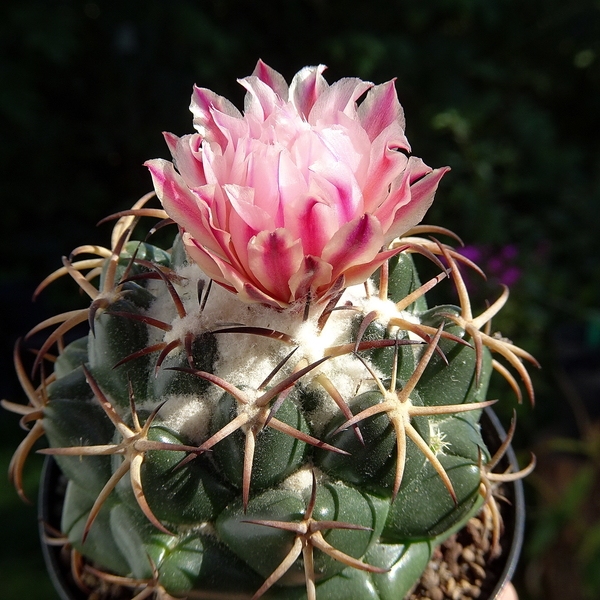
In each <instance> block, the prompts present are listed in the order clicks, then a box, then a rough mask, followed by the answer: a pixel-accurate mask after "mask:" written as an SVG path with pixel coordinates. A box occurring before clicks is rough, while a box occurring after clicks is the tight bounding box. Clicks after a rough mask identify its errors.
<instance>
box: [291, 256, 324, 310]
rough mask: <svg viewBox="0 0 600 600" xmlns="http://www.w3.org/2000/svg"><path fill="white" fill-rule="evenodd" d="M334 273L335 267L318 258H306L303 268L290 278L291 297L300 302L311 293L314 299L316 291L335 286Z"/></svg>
mask: <svg viewBox="0 0 600 600" xmlns="http://www.w3.org/2000/svg"><path fill="white" fill-rule="evenodd" d="M332 273H333V267H332V266H331V265H330V264H329V263H327V262H325V261H324V260H322V259H321V258H319V257H318V256H312V255H308V256H305V257H304V260H303V264H302V265H301V267H300V268H299V269H298V271H297V272H296V273H295V274H294V275H292V277H291V278H290V281H289V287H290V292H291V297H292V298H293V299H294V300H295V301H298V300H301V299H302V298H306V297H307V296H308V295H309V293H310V294H311V297H313V298H314V297H315V295H316V290H318V289H319V288H324V287H330V286H331V284H333V281H332V280H331V275H332Z"/></svg>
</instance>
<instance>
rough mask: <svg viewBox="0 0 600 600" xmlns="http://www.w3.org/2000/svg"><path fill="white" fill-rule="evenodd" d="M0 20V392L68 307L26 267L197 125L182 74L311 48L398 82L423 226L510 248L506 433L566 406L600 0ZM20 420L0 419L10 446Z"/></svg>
mask: <svg viewBox="0 0 600 600" xmlns="http://www.w3.org/2000/svg"><path fill="white" fill-rule="evenodd" d="M0 16H1V18H0V122H1V128H2V129H1V130H2V134H3V143H2V145H1V146H0V164H1V165H2V168H3V176H2V178H1V179H0V182H1V183H0V185H1V186H2V187H1V193H2V196H1V197H2V218H1V220H0V224H1V225H0V226H1V227H2V230H1V232H0V245H1V246H0V256H1V257H2V261H1V263H0V302H1V306H0V318H1V319H2V322H1V331H2V334H3V335H2V354H1V356H0V358H1V364H2V369H3V372H4V370H6V372H7V373H6V375H5V376H3V377H2V378H1V384H0V385H1V389H0V392H1V394H0V395H1V396H2V397H9V398H11V399H13V400H18V399H19V398H21V393H20V391H19V390H18V385H17V383H16V379H15V377H14V376H13V375H12V374H11V373H10V363H11V352H12V345H13V343H14V340H15V339H16V337H17V336H18V335H21V334H22V333H23V332H24V331H26V330H27V329H28V328H29V327H31V326H33V325H34V324H35V323H36V322H37V321H39V320H41V318H44V317H45V316H48V314H49V313H50V311H56V310H63V309H65V308H72V307H73V306H72V304H71V303H70V302H69V301H68V300H67V299H66V298H65V295H64V291H65V290H68V289H72V288H70V287H69V286H67V285H65V286H63V285H62V283H59V284H56V285H55V286H54V287H52V288H51V289H50V290H48V292H47V293H46V294H44V297H43V298H42V299H41V300H40V301H38V303H37V304H36V305H34V306H30V304H29V298H30V295H31V293H32V291H33V289H34V288H35V285H36V284H37V282H38V281H39V280H41V279H42V278H43V277H44V276H45V275H46V274H47V273H49V272H50V271H52V270H54V269H55V268H57V267H59V266H60V256H61V255H63V254H66V253H68V252H69V251H70V250H71V249H72V248H74V247H76V246H78V245H80V244H82V243H90V242H98V243H105V239H106V236H107V233H108V227H109V226H103V228H102V229H101V230H100V231H96V230H95V228H94V224H95V223H96V222H97V221H98V220H99V219H100V218H101V217H103V216H104V215H106V214H109V213H111V212H115V211H117V210H119V209H123V208H127V207H129V206H130V205H131V204H132V203H133V201H134V200H135V199H137V198H138V197H139V196H141V195H142V194H143V193H145V192H146V191H148V190H149V189H150V187H151V182H150V177H149V176H148V174H147V173H146V170H145V168H144V167H143V166H142V163H143V162H144V161H145V160H146V159H148V158H155V157H159V156H162V157H168V152H167V149H166V145H165V144H164V142H163V140H162V136H161V135H160V132H161V131H163V130H167V131H172V132H173V133H176V134H178V135H181V134H184V133H188V132H190V131H191V119H190V115H189V113H188V111H187V105H188V98H189V95H190V93H191V88H192V84H193V83H197V84H198V85H200V86H203V87H208V88H211V89H213V90H215V91H216V92H218V93H220V94H223V95H225V96H227V97H228V98H231V99H232V100H234V101H235V102H236V103H237V104H238V106H241V102H242V99H243V93H242V92H243V90H242V88H241V87H240V86H239V85H237V84H236V82H235V80H236V78H238V77H243V76H245V75H248V74H250V73H251V72H252V69H253V68H254V64H255V62H256V60H257V59H258V58H259V57H260V58H262V59H263V60H265V62H267V63H268V64H270V65H271V66H273V67H274V68H276V69H277V70H279V71H280V72H281V73H282V74H284V75H285V76H286V78H287V79H288V80H289V79H290V78H291V76H292V75H293V74H294V73H295V72H296V71H297V70H298V69H299V68H301V67H302V66H304V65H306V64H318V63H325V64H327V65H328V66H329V70H328V71H327V73H326V75H327V77H328V78H329V80H330V81H334V80H336V79H338V78H340V77H343V76H359V77H361V78H363V79H369V80H372V81H374V82H376V83H380V82H383V81H385V80H388V79H391V78H393V77H395V78H397V81H396V86H397V90H398V94H399V97H400V100H401V102H402V104H403V105H404V108H405V111H406V115H407V130H408V137H409V140H411V143H412V144H413V150H414V153H415V154H416V155H417V156H421V157H423V159H424V160H425V161H426V162H427V164H429V165H432V166H442V165H450V166H451V167H452V171H451V172H450V173H449V174H448V175H447V176H446V177H445V178H444V181H443V182H442V185H441V187H440V191H439V192H438V196H437V200H436V202H435V203H434V206H433V208H432V209H431V211H430V213H429V215H428V217H427V222H429V223H433V224H437V225H443V226H446V227H448V228H450V229H452V230H454V231H456V232H457V233H458V234H459V235H460V236H461V237H463V239H465V240H466V241H467V242H468V243H469V244H484V245H486V247H487V248H490V247H491V248H497V249H500V248H503V247H505V246H507V245H514V246H515V247H516V248H517V249H518V255H517V257H516V259H515V260H516V264H517V265H518V267H519V269H520V270H521V273H522V276H521V277H520V279H519V281H518V282H517V284H516V285H515V286H514V288H513V290H512V296H511V300H510V302H509V305H508V306H507V308H506V309H505V311H504V312H503V313H502V316H501V317H500V318H499V319H498V320H497V322H495V323H494V325H495V327H497V328H499V329H500V330H502V332H503V333H504V334H505V335H507V336H508V337H510V338H512V339H514V340H515V341H517V342H518V343H519V344H520V345H523V346H524V347H525V348H526V349H528V350H530V351H531V352H533V353H534V354H535V355H536V356H537V357H538V358H539V359H540V361H541V362H542V364H543V365H544V366H545V371H543V372H542V373H541V374H537V373H536V374H535V377H536V386H537V391H538V407H537V408H536V411H535V416H534V417H532V412H531V410H529V408H528V407H524V408H522V409H520V411H519V413H520V422H521V427H520V435H521V438H520V440H519V442H520V443H521V444H522V445H524V444H526V442H527V440H530V439H532V438H533V436H534V435H535V432H536V431H537V430H539V429H540V427H550V428H552V427H553V426H554V424H555V423H557V422H558V421H561V420H564V419H565V414H567V413H568V410H567V409H565V403H564V402H563V400H562V398H561V393H560V392H559V391H557V385H556V382H555V381H554V380H553V376H552V371H553V365H554V364H555V363H556V362H557V361H558V360H559V359H558V354H557V351H556V349H557V348H560V346H561V343H562V340H563V336H564V335H565V334H564V328H565V327H566V328H568V327H570V326H571V325H573V326H576V327H578V328H582V329H583V330H584V332H585V334H584V335H583V337H582V340H583V341H582V342H581V344H583V346H584V347H585V348H587V349H588V350H589V353H593V352H597V350H598V347H599V346H600V307H599V302H598V300H599V298H600V261H599V260H598V259H597V250H596V248H597V244H598V242H597V240H598V234H599V233H600V211H599V210H598V201H599V199H600V136H599V135H598V132H599V131H600V122H599V121H600V119H599V111H598V108H599V106H600V105H599V100H600V94H599V89H600V3H599V2H598V1H597V0H570V1H569V2H564V1H562V0H530V1H528V2H522V1H520V0H430V1H428V2H420V3H418V2H414V1H409V0H396V1H394V0H371V1H370V2H369V3H368V5H367V3H365V2H353V1H352V0H346V1H341V0H286V1H285V2H268V1H265V2H256V1H251V0H241V1H234V0H197V1H193V0H146V2H143V3H139V2H133V1H131V0H102V1H100V0H97V1H96V2H91V1H80V0H7V1H5V2H4V3H3V4H2V8H0ZM486 291H487V292H488V293H489V294H491V297H492V298H495V297H496V294H499V292H500V290H499V289H498V288H495V287H492V286H491V285H490V286H489V289H487V290H486ZM590 355H591V354H590ZM596 356H597V355H596ZM588 391H589V390H588ZM498 393H499V394H503V395H508V394H510V391H509V390H507V389H505V388H502V389H500V390H499V392H498ZM584 393H585V391H584ZM511 402H512V400H511V399H510V398H509V401H508V402H507V403H506V409H501V411H502V410H506V411H507V414H508V412H510V410H511V409H512V406H511ZM599 410H600V409H599V408H598V407H597V406H596V407H595V408H593V407H592V416H594V415H593V411H596V413H598V411H599ZM567 420H568V417H567ZM15 422H16V419H14V418H11V417H10V416H7V415H2V418H1V419H0V434H1V435H2V436H3V439H4V440H7V445H8V446H9V447H14V440H15V437H16V436H18V432H17V433H15V432H14V425H15ZM9 429H10V431H11V433H10V434H9V433H8V430H9ZM17 439H18V437H17ZM8 441H10V444H8ZM4 458H5V454H3V455H2V464H1V465H0V468H2V467H3V466H4V464H5V462H6V461H5V460H4ZM8 493H9V494H12V491H10V490H9V492H8ZM11 503H12V500H11ZM7 506H8V505H7V504H6V503H5V502H3V504H2V506H1V507H0V510H2V514H1V515H0V516H1V517H2V523H4V522H5V517H6V514H7V511H8V509H7V508H6V507H7ZM30 516H31V514H29V517H30ZM3 547H4V549H5V550H4V551H3V552H6V551H7V550H8V552H12V551H11V549H10V548H9V547H8V548H7V545H4V546H3ZM31 552H33V553H35V552H36V551H35V550H28V551H27V552H24V554H27V555H29V554H30V553H31ZM2 561H3V562H2V564H3V565H4V564H5V563H4V557H3V558H2ZM28 561H29V556H26V557H25V558H24V559H23V563H24V567H25V563H27V562H28ZM24 573H25V572H24ZM22 579H24V580H26V579H27V575H25V574H23V576H22ZM34 583H36V582H34ZM3 597H6V596H5V595H4V593H3ZM16 597H17V595H13V596H9V597H8V598H10V599H11V600H12V598H16ZM18 597H27V598H33V597H34V596H33V595H32V594H29V595H28V594H26V593H25V594H23V593H21V595H20V596H18ZM44 597H49V596H44Z"/></svg>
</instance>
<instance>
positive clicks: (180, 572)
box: [3, 62, 536, 600]
mask: <svg viewBox="0 0 600 600" xmlns="http://www.w3.org/2000/svg"><path fill="white" fill-rule="evenodd" d="M323 69H324V67H310V68H305V69H303V70H302V71H300V72H299V73H298V74H297V75H296V76H295V77H294V80H293V81H292V83H291V85H290V86H289V87H288V85H287V83H286V82H285V81H284V80H283V78H282V77H281V75H279V74H278V73H276V72H275V71H273V70H272V69H270V68H269V67H267V66H266V65H264V63H262V62H259V63H258V65H257V67H256V70H255V72H254V74H253V75H252V76H250V77H248V78H246V79H244V80H242V81H241V84H242V85H243V86H244V87H245V88H246V89H247V92H248V94H247V99H246V105H245V112H244V114H243V115H242V114H241V113H239V112H238V111H237V109H236V108H235V107H233V105H231V104H230V103H229V102H228V101H227V100H225V99H223V98H221V97H219V96H217V95H215V94H214V93H212V92H210V91H208V90H205V89H200V88H196V89H195V90H194V95H193V98H192V107H191V108H192V112H193V114H194V125H195V128H196V130H197V133H195V134H192V135H187V136H183V137H181V138H177V137H175V136H173V135H171V134H168V135H166V139H167V143H168V145H169V147H170V149H171V152H172V154H173V157H174V163H175V164H172V163H170V162H167V161H163V160H154V161H149V163H148V166H149V168H150V171H151V173H152V177H153V180H154V184H155V188H156V193H157V195H158V197H159V199H160V201H161V203H162V208H148V207H147V204H148V202H149V201H150V200H151V198H152V197H153V194H148V195H146V196H144V197H143V198H142V199H141V200H140V201H139V202H138V203H136V205H135V206H134V207H133V208H132V209H131V210H129V211H124V212H122V213H119V214H117V215H114V216H113V218H114V219H115V220H116V224H115V226H114V229H113V234H112V240H111V245H110V247H108V248H104V247H100V246H92V245H88V246H82V247H79V248H77V249H75V250H74V251H73V252H72V253H71V256H70V257H69V258H64V259H63V266H62V268H60V269H59V270H57V271H56V272H55V273H53V274H52V275H51V276H49V277H48V278H47V279H46V280H45V281H44V282H43V283H42V284H41V285H40V288H39V289H38V290H37V291H36V294H37V293H39V292H40V291H42V290H43V288H45V287H46V286H47V285H49V284H51V283H52V282H53V281H54V280H55V279H57V278H58V277H61V276H64V275H67V276H70V277H71V278H72V279H73V280H74V282H75V283H76V284H77V286H78V287H79V288H80V289H81V290H82V291H83V292H84V293H85V294H87V296H89V298H90V304H89V306H88V307H87V308H82V309H80V310H75V311H72V312H68V313H65V314H61V315H57V316H56V317H53V318H51V319H48V320H46V321H44V322H43V323H41V324H40V325H39V326H37V327H36V328H35V329H34V330H33V331H32V332H30V335H31V334H32V333H37V332H39V331H41V330H44V329H46V328H50V327H53V328H54V329H53V331H52V333H51V334H50V335H49V336H48V338H47V340H46V342H44V343H43V344H42V347H41V348H40V349H39V350H38V351H37V355H36V358H35V360H34V364H33V373H32V374H31V375H29V374H28V373H27V372H26V369H25V367H24V365H23V362H22V358H21V343H19V344H18V345H17V347H16V349H15V365H16V369H17V373H18V375H19V378H20V380H21V383H22V386H23V389H24V391H25V393H26V395H27V398H28V400H29V404H28V405H20V404H15V403H12V402H7V401H4V402H3V405H4V406H5V408H7V409H8V410H12V411H14V412H17V413H20V414H22V415H23V424H24V425H25V426H26V427H29V426H31V428H30V430H29V433H28V435H27V436H26V438H25V439H24V440H23V442H22V443H21V445H20V446H19V448H18V449H17V451H16V452H15V455H14V457H13V461H12V463H11V466H10V476H11V479H12V481H13V483H14V484H15V486H16V488H17V490H18V491H19V493H20V494H21V495H23V492H22V485H21V479H22V469H23V466H24V462H25V459H26V457H27V454H28V453H29V451H30V450H31V449H32V447H33V446H34V444H35V443H36V442H37V440H39V439H40V438H41V437H42V436H44V435H45V437H46V439H47V440H48V444H49V447H48V448H47V449H44V450H42V451H41V452H43V453H45V454H49V455H53V456H54V457H55V459H56V461H57V462H58V464H59V466H60V468H61V470H62V471H63V473H64V474H65V476H66V477H67V478H68V487H67V492H66V497H65V502H64V507H63V516H62V536H63V537H64V539H65V543H67V544H68V546H69V547H70V548H71V549H72V552H73V557H74V558H73V561H74V565H75V566H76V567H77V568H75V569H74V570H75V571H76V572H80V573H87V575H88V576H89V575H90V574H92V575H93V576H94V577H95V578H96V579H97V580H98V581H101V580H104V581H105V582H108V583H110V584H112V585H119V586H122V587H124V588H128V589H131V590H133V591H132V594H134V595H135V594H136V595H135V597H136V598H137V599H138V600H141V599H142V598H147V597H150V596H151V595H153V594H154V595H155V596H156V597H158V598H186V597H187V598H254V599H257V598H259V597H265V598H273V599H278V598H279V599H283V598H285V599H286V600H288V599H296V598H297V599H301V598H308V599H309V600H310V599H315V598H319V599H320V600H327V599H336V598H353V599H354V600H361V599H365V600H367V599H368V600H375V599H381V600H392V598H393V599H395V600H397V599H398V598H402V597H404V596H405V595H406V593H407V592H408V591H409V590H410V589H411V588H412V586H413V585H414V583H415V581H416V580H418V578H419V577H420V574H421V572H422V570H423V569H424V568H425V566H426V564H427V562H428V560H429V557H430V555H431V553H432V550H433V548H434V546H435V545H436V544H439V543H440V542H441V541H443V540H444V539H445V538H446V537H447V536H448V535H449V534H450V532H452V531H455V530H456V529H457V528H460V527H461V526H462V525H463V524H464V523H466V522H467V521H468V519H469V518H470V517H471V516H472V515H474V514H476V513H477V512H478V511H479V510H480V509H481V507H482V505H484V504H485V506H486V507H487V508H485V510H488V511H491V514H492V515H493V519H492V520H493V523H494V528H495V531H494V533H493V536H494V544H496V545H497V539H498V536H499V533H500V529H501V519H500V517H499V512H498V509H497V505H496V502H495V500H494V493H493V492H494V486H495V482H496V481H498V480H502V479H504V480H508V479H511V478H515V477H519V476H522V475H524V472H523V473H519V474H503V475H494V474H493V473H491V469H492V468H493V466H494V465H495V464H496V463H497V461H498V456H497V455H496V456H494V457H490V453H489V452H488V450H487V448H486V446H485V443H484V440H483V439H482V437H481V433H480V429H479V418H480V415H481V411H482V409H483V408H484V407H486V406H489V405H491V404H493V402H494V401H492V400H488V399H487V398H486V392H487V387H488V382H489V379H490V377H491V375H492V372H493V371H494V370H496V371H498V372H499V373H500V374H501V375H502V376H503V377H505V378H506V379H507V380H508V382H509V384H510V385H511V386H512V388H513V389H514V390H515V392H516V393H517V395H518V398H519V400H520V398H521V392H520V386H519V384H518V382H517V379H516V377H515V376H513V375H512V374H511V370H510V369H511V368H512V369H514V371H516V373H517V375H518V376H519V377H520V378H521V379H522V381H523V383H524V385H525V388H526V390H527V393H528V394H529V396H530V398H531V400H532V401H533V389H532V386H531V381H530V378H529V375H528V373H527V371H526V369H525V368H524V366H523V362H522V360H523V359H525V360H528V361H530V362H532V363H533V364H536V363H535V360H534V359H533V358H532V357H531V356H530V355H529V354H527V353H526V352H525V351H523V350H521V349H520V348H518V347H517V346H515V345H513V344H512V343H511V342H509V341H508V340H505V339H503V338H501V337H500V336H498V335H491V334H490V332H491V329H490V327H491V325H490V324H491V319H492V317H493V316H494V315H495V314H496V313H497V312H498V311H499V310H500V309H501V308H502V305H503V304H504V303H505V301H506V299H507V297H508V291H507V290H506V289H505V290H504V292H503V293H502V294H501V296H500V298H499V299H498V300H496V302H494V303H493V304H492V305H491V306H490V307H489V308H488V309H487V310H485V311H484V312H483V313H482V314H480V315H479V316H477V317H475V316H473V311H472V308H471V303H470V300H469V296H468V293H467V288H466V286H465V285H464V283H463V278H462V277H463V276H462V274H461V272H462V271H463V270H464V269H475V271H478V268H477V267H476V266H475V265H474V264H473V263H472V262H470V261H469V260H468V259H467V258H465V257H464V256H462V255H461V254H459V253H458V252H457V251H456V250H455V249H454V248H453V247H452V246H451V245H450V244H448V243H444V242H442V241H439V239H438V238H449V239H450V240H452V241H454V242H456V241H458V242H460V240H458V238H456V236H454V235H453V234H451V233H450V232H448V231H447V230H445V229H443V228H440V227H428V226H425V225H419V222H420V221H421V219H422V218H423V216H424V214H425V212H426V211H427V209H428V207H429V206H430V204H431V202H432V201H433V196H434V193H435V190H436V188H437V185H438V183H439V180H440V179H441V177H442V175H443V174H444V172H445V171H446V169H438V170H432V169H430V168H429V167H427V166H426V165H425V164H424V163H423V162H422V161H421V160H420V159H418V158H415V157H413V156H412V154H411V151H410V146H409V145H408V142H407V140H406V138H405V136H404V117H403V113H402V108H401V107H400V104H399V103H398V100H397V97H396V93H395V90H394V85H393V82H388V83H386V84H383V85H379V86H373V85H372V84H369V83H366V82H362V81H360V80H358V79H343V80H341V81H338V82H336V83H335V84H333V85H329V84H327V82H326V81H325V79H324V78H323V75H322V72H323ZM148 219H158V220H159V221H158V223H155V224H154V226H153V227H152V228H151V230H150V233H149V234H148V236H146V237H145V239H143V240H140V241H136V240H135V237H134V236H135V232H136V228H137V226H138V222H139V221H140V220H148ZM163 226H166V227H172V228H173V231H174V232H175V236H174V241H173V243H172V246H171V247H169V248H159V247H156V246H154V245H152V244H151V243H150V241H149V240H151V239H152V237H151V235H152V234H153V233H154V232H155V231H156V230H157V229H159V228H162V227H163ZM82 255H88V256H91V257H92V258H82V257H81V256H82ZM415 256H420V260H429V261H431V263H432V264H433V265H434V266H436V267H437V268H438V269H439V274H438V275H437V276H435V277H433V278H432V279H430V280H429V281H427V282H425V283H423V284H422V283H421V281H420V279H419V274H418V272H417V268H416V266H415V260H414V257H415ZM449 282H450V283H451V284H453V285H454V287H455V289H456V290H457V292H458V298H459V306H452V305H444V306H438V307H429V306H428V305H427V300H426V295H427V292H429V291H430V290H431V289H432V288H433V287H435V286H438V285H440V286H443V285H448V283H449ZM85 321H87V322H88V323H89V333H88V334H87V335H85V336H83V337H81V338H79V339H76V340H75V341H73V342H71V343H69V344H67V345H65V342H64V341H63V340H64V338H65V336H66V335H67V334H70V332H71V331H72V330H73V328H74V327H75V326H76V325H79V324H81V323H83V322H85ZM494 354H495V355H496V356H499V357H500V358H501V359H504V360H503V362H498V360H496V359H495V358H493V355H494ZM505 363H507V364H508V366H506V365H505ZM48 373H50V374H48ZM528 470H529V469H528ZM82 585H84V584H83V583H82Z"/></svg>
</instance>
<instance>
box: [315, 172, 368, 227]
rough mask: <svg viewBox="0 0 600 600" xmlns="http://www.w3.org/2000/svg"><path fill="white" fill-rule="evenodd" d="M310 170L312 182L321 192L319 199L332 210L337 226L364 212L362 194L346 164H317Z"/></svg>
mask: <svg viewBox="0 0 600 600" xmlns="http://www.w3.org/2000/svg"><path fill="white" fill-rule="evenodd" d="M311 170H312V171H313V181H314V182H315V183H316V184H317V185H318V187H319V189H320V190H321V194H320V197H322V198H323V199H325V201H326V202H327V204H328V205H329V206H330V207H331V208H332V209H333V211H334V212H335V215H336V220H337V222H338V224H339V225H343V224H344V223H348V222H349V221H352V220H353V219H355V218H356V216H357V215H360V214H362V213H363V212H364V210H363V201H362V192H361V190H360V187H359V186H358V184H357V182H356V180H355V179H354V174H353V172H352V169H350V167H349V166H348V165H347V164H345V163H344V162H342V161H340V162H336V163H325V164H323V163H317V164H315V165H314V166H313V168H312V169H311ZM311 189H312V190H314V188H311Z"/></svg>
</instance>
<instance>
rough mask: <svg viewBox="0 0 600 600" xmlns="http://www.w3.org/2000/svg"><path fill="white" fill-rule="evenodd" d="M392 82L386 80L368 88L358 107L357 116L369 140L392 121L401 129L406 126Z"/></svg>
mask: <svg viewBox="0 0 600 600" xmlns="http://www.w3.org/2000/svg"><path fill="white" fill-rule="evenodd" d="M394 82H395V80H392V81H388V82H387V83H382V84H381V85H376V86H375V87H373V88H372V89H370V90H369V93H368V94H367V96H366V98H365V99H364V100H363V102H362V103H361V105H360V106H359V107H358V110H357V114H358V118H359V119H360V122H361V123H362V126H363V127H364V129H365V131H366V132H367V134H368V135H369V139H370V140H371V141H373V140H374V139H375V138H376V137H377V136H378V135H379V134H380V133H381V132H382V131H383V130H384V129H386V128H387V127H389V126H390V125H391V124H392V123H396V124H397V125H398V126H399V127H400V128H401V129H402V131H404V128H405V127H406V125H405V121H404V111H403V110H402V106H401V105H400V102H398V96H397V95H396V88H395V87H394Z"/></svg>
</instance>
